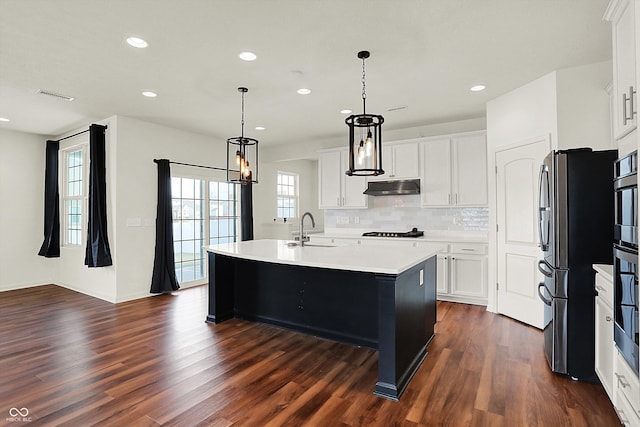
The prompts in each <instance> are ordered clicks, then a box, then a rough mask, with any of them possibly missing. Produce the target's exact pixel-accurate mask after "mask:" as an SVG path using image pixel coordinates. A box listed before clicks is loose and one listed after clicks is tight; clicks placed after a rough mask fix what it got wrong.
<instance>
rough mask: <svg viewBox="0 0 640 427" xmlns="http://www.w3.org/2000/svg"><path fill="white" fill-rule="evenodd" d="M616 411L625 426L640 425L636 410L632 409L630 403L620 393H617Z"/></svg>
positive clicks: (635, 426)
mask: <svg viewBox="0 0 640 427" xmlns="http://www.w3.org/2000/svg"><path fill="white" fill-rule="evenodd" d="M616 412H617V413H618V417H619V418H620V421H622V423H623V424H624V425H625V426H626V427H637V426H639V425H640V418H638V415H637V412H636V411H634V409H633V406H631V403H630V402H629V401H628V400H627V398H626V397H625V396H624V395H622V394H620V395H618V399H617V401H616Z"/></svg>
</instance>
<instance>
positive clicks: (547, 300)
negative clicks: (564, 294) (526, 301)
mask: <svg viewBox="0 0 640 427" xmlns="http://www.w3.org/2000/svg"><path fill="white" fill-rule="evenodd" d="M540 288H544V283H540V284H538V296H539V297H540V299H541V300H542V302H543V303H545V304H546V305H548V306H551V302H552V301H551V300H549V299H546V298H545V297H544V295H542V292H540Z"/></svg>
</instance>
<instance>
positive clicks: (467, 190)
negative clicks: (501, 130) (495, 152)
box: [452, 135, 487, 206]
mask: <svg viewBox="0 0 640 427" xmlns="http://www.w3.org/2000/svg"><path fill="white" fill-rule="evenodd" d="M453 168H454V174H453V193H454V194H453V196H452V198H453V204H455V205H458V206H485V205H487V143H486V138H485V136H484V135H469V136H461V137H456V138H454V139H453Z"/></svg>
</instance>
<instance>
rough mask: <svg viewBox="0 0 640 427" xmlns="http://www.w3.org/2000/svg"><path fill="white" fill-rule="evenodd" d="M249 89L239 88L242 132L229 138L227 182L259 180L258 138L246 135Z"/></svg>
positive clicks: (242, 182)
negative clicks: (245, 108) (246, 102)
mask: <svg viewBox="0 0 640 427" xmlns="http://www.w3.org/2000/svg"><path fill="white" fill-rule="evenodd" d="M248 91H249V89H247V88H246V87H239V88H238V92H240V93H241V94H242V120H241V134H240V136H235V137H233V138H229V139H227V182H233V183H236V184H248V183H257V182H258V140H257V139H253V138H248V137H245V136H244V94H245V93H247V92H248Z"/></svg>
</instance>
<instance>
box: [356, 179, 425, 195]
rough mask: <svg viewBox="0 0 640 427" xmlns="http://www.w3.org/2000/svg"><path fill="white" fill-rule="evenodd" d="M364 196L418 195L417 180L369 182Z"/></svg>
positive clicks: (418, 186)
mask: <svg viewBox="0 0 640 427" xmlns="http://www.w3.org/2000/svg"><path fill="white" fill-rule="evenodd" d="M364 194H368V195H369V196H404V195H407V194H420V180H419V179H405V180H397V181H371V182H369V186H368V187H367V189H366V190H364Z"/></svg>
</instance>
